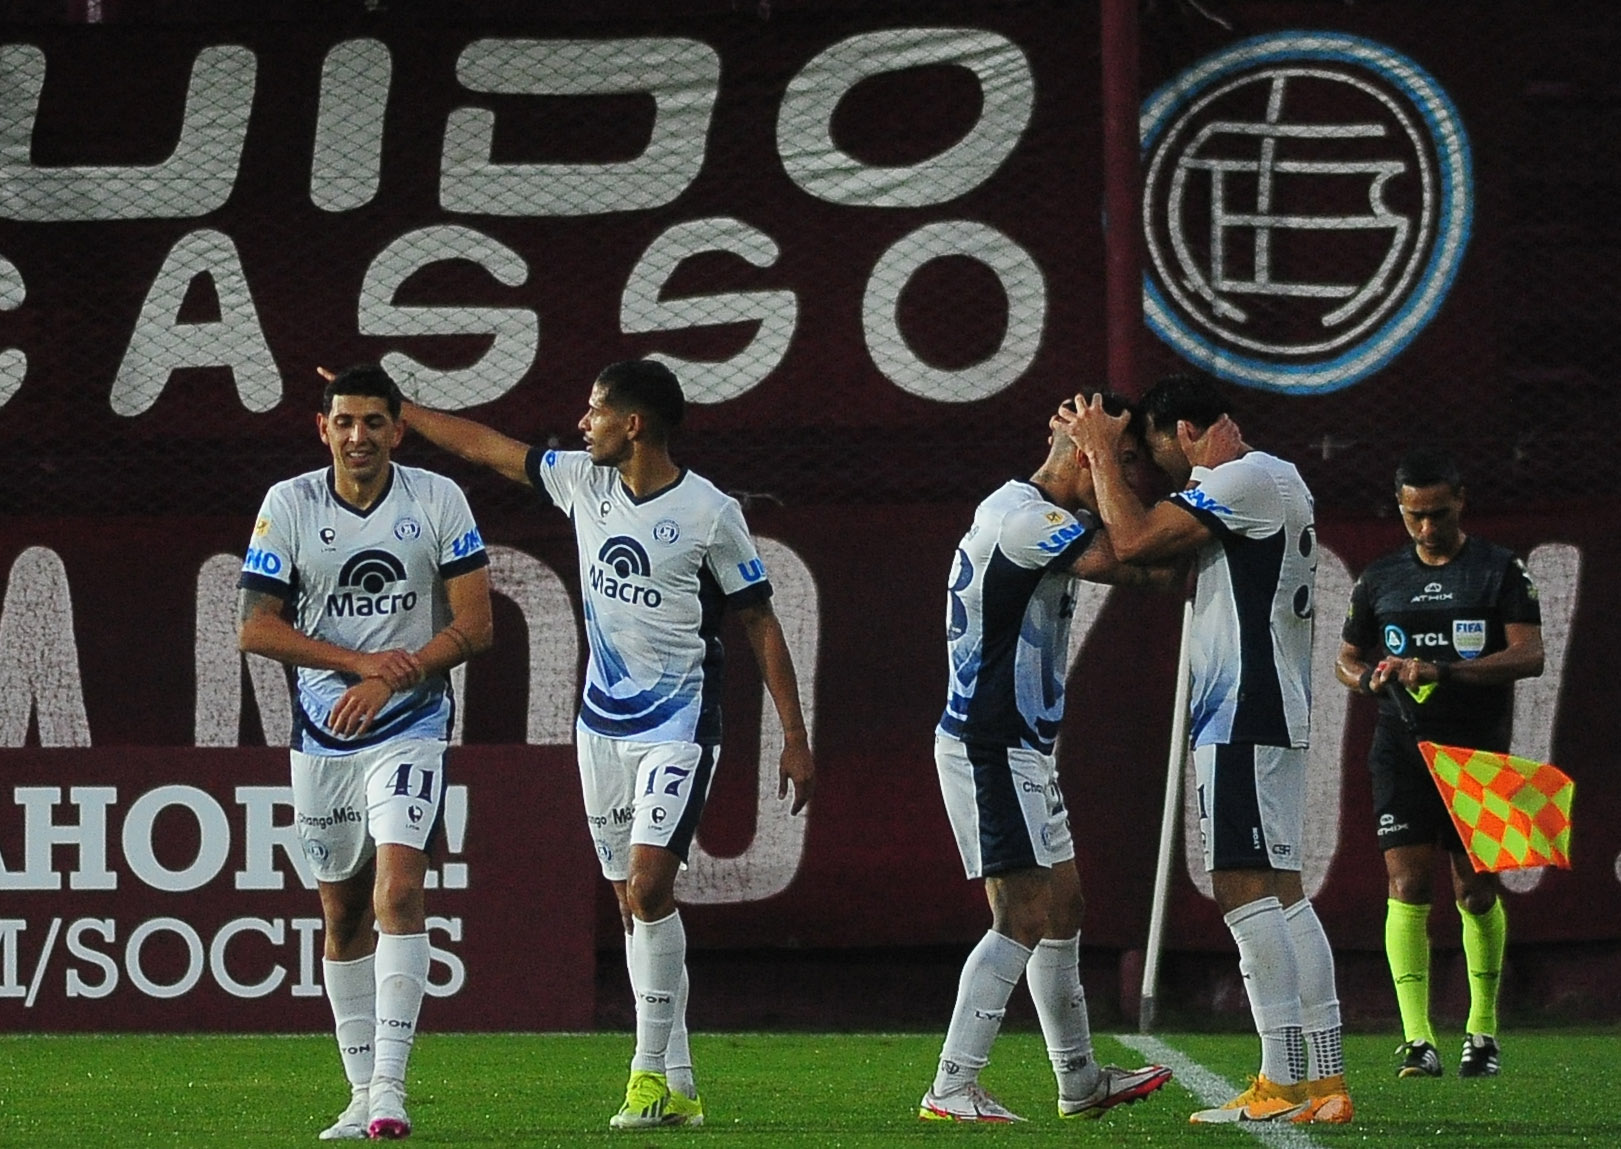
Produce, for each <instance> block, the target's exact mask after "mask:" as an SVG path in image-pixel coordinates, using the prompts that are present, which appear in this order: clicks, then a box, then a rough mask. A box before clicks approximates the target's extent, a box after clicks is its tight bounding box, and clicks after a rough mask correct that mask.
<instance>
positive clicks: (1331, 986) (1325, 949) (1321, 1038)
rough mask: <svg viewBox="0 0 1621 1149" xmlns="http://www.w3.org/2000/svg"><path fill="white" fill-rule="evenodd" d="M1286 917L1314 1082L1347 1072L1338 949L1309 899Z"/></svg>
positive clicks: (1301, 902)
mask: <svg viewBox="0 0 1621 1149" xmlns="http://www.w3.org/2000/svg"><path fill="white" fill-rule="evenodd" d="M1283 919H1284V921H1285V922H1287V923H1288V925H1289V941H1290V942H1291V943H1292V944H1293V945H1294V950H1295V970H1296V971H1297V973H1298V975H1299V978H1300V1023H1301V1028H1302V1029H1303V1030H1304V1032H1305V1036H1306V1049H1307V1052H1308V1054H1309V1057H1308V1062H1309V1069H1308V1072H1307V1077H1308V1078H1309V1079H1310V1080H1313V1081H1316V1080H1318V1079H1320V1078H1324V1077H1333V1076H1334V1075H1335V1074H1337V1073H1344V1072H1345V1054H1344V1050H1343V1047H1342V1043H1341V1028H1340V999H1339V991H1338V989H1337V988H1336V986H1335V979H1334V950H1333V948H1332V947H1331V946H1329V944H1328V934H1327V933H1326V932H1324V930H1323V923H1322V921H1321V920H1320V919H1319V918H1318V917H1317V911H1316V910H1315V909H1313V908H1312V904H1311V901H1310V900H1309V899H1307V898H1302V899H1300V901H1298V902H1296V903H1295V904H1294V905H1292V906H1290V907H1289V908H1288V909H1286V910H1284V911H1283Z"/></svg>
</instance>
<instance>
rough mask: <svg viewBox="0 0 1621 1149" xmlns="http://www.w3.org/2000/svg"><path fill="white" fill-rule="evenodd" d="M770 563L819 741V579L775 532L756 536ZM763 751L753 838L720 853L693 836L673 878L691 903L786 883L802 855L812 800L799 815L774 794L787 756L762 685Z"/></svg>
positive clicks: (810, 726)
mask: <svg viewBox="0 0 1621 1149" xmlns="http://www.w3.org/2000/svg"><path fill="white" fill-rule="evenodd" d="M755 542H756V545H757V546H758V548H759V551H760V557H761V558H762V559H763V560H764V561H765V567H766V569H767V570H768V571H770V572H771V585H772V587H773V588H774V590H775V592H776V593H775V595H774V597H773V599H772V601H773V602H774V603H775V604H776V611H777V618H778V619H779V620H780V621H781V623H782V632H783V637H784V638H785V639H786V640H787V643H788V649H789V650H790V651H791V652H792V654H793V658H794V667H795V670H796V671H797V672H798V676H799V695H800V705H801V708H802V709H803V710H804V713H805V730H806V733H807V734H808V735H809V737H810V743H811V746H812V747H813V748H814V747H815V745H816V668H817V653H818V647H819V645H820V640H821V629H822V616H821V606H820V598H819V595H818V593H817V590H816V580H815V579H814V578H813V577H812V576H811V572H810V568H809V567H807V566H806V565H805V560H804V559H802V558H800V557H799V555H798V554H797V553H796V552H795V551H794V550H793V549H792V548H790V547H789V546H788V545H787V544H786V543H782V542H778V541H777V540H776V539H767V538H761V539H756V540H755ZM760 696H761V697H760V759H759V770H758V777H757V780H756V786H757V791H756V800H755V807H754V810H755V814H754V819H755V820H754V838H753V840H752V841H750V842H749V844H748V847H747V848H746V849H745V850H744V851H743V852H742V853H741V854H739V855H737V856H736V857H733V858H717V857H715V856H714V855H713V854H710V853H708V852H707V851H706V850H705V849H704V847H703V841H702V837H703V831H702V829H700V830H699V836H698V838H696V839H694V841H693V843H692V857H691V858H690V859H689V868H688V869H687V870H685V871H684V872H682V873H681V875H680V876H679V878H678V880H677V883H676V895H677V897H679V898H680V899H681V900H682V901H684V902H688V903H691V904H694V905H697V904H702V903H715V902H754V901H759V900H761V899H762V898H769V897H771V896H772V895H773V894H779V893H781V892H782V891H783V890H785V889H787V888H788V886H789V884H790V883H792V882H793V880H794V875H795V874H797V873H798V872H799V865H800V863H801V862H802V861H803V860H804V857H805V828H806V826H807V824H808V823H809V822H810V807H806V808H805V809H804V810H802V811H801V812H800V814H799V816H798V817H795V816H793V815H792V814H790V813H789V810H790V808H791V806H792V797H793V794H792V790H790V792H789V799H788V800H779V799H778V798H777V767H778V763H779V762H780V760H781V758H782V747H783V735H782V722H781V720H780V719H779V718H778V717H777V710H776V707H775V706H773V705H772V702H771V695H770V693H769V692H767V691H766V690H764V689H762V690H761V691H760Z"/></svg>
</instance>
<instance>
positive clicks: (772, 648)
mask: <svg viewBox="0 0 1621 1149" xmlns="http://www.w3.org/2000/svg"><path fill="white" fill-rule="evenodd" d="M684 409H685V401H684V399H683V397H682V394H681V386H680V384H679V382H677V380H676V377H675V374H674V373H673V372H672V371H670V369H669V368H668V367H666V366H664V365H663V364H662V363H658V362H656V361H653V360H631V361H627V362H623V363H615V364H612V365H610V366H608V367H606V368H604V369H603V371H602V372H601V374H599V375H598V376H597V379H596V381H595V382H594V383H593V384H592V386H591V394H590V398H589V400H588V402H587V406H586V412H585V415H584V416H582V417H581V419H580V423H579V427H580V430H581V431H583V432H584V434H585V447H586V449H585V450H584V451H556V450H548V449H546V448H542V447H534V448H531V447H529V446H527V445H526V444H524V443H520V442H518V441H517V440H515V439H511V438H508V437H507V436H506V435H503V434H501V433H500V432H498V431H495V430H493V429H491V428H489V427H486V426H484V425H482V424H480V423H476V422H473V421H472V420H469V419H463V418H460V417H458V416H454V415H447V414H444V413H442V412H437V411H428V410H425V409H423V408H420V407H416V406H414V405H410V404H408V405H407V406H406V419H407V420H408V422H409V423H410V425H411V426H412V427H413V428H414V429H415V430H416V431H417V432H418V433H419V434H421V435H422V436H424V437H425V438H427V439H429V440H430V441H432V442H434V443H436V444H438V445H439V446H440V447H443V448H445V449H446V450H449V451H451V452H453V453H455V454H457V455H460V456H461V457H462V458H464V459H469V460H471V461H473V462H475V463H480V464H482V465H484V466H487V467H489V468H491V469H492V470H494V471H496V472H497V473H499V474H502V475H505V476H506V477H507V478H509V479H512V480H514V481H516V482H520V483H527V484H528V485H530V486H531V487H533V488H534V489H535V491H536V492H537V493H538V494H540V495H541V496H542V497H543V498H544V499H545V500H546V501H547V502H548V503H550V504H552V505H554V506H556V507H557V508H558V509H559V510H561V511H562V512H563V513H564V514H566V515H568V516H569V518H570V519H571V520H572V521H573V523H574V533H575V539H576V541H577V544H578V547H579V557H580V597H581V600H582V602H583V605H584V612H585V633H586V639H587V643H588V645H589V648H590V658H589V660H588V663H587V666H586V681H585V691H584V696H583V698H582V701H581V704H580V713H579V719H578V721H577V723H576V728H575V730H576V736H575V741H576V748H577V751H578V758H579V765H580V781H581V788H582V790H583V792H584V796H585V813H586V818H587V820H588V822H589V825H590V833H591V837H592V839H593V841H594V842H595V844H596V849H597V856H598V859H599V861H600V863H601V867H602V873H603V876H604V877H605V878H607V879H608V881H609V882H611V883H612V885H613V888H614V894H615V896H616V897H617V898H618V900H619V912H620V916H621V918H622V919H623V921H624V925H625V933H626V962H627V964H628V965H629V967H630V981H631V988H632V990H633V991H634V993H635V995H636V1052H635V1055H634V1057H633V1058H632V1060H631V1066H630V1068H631V1073H630V1081H629V1084H628V1085H627V1086H626V1090H625V1102H624V1105H623V1106H622V1107H621V1108H620V1110H619V1112H618V1113H616V1114H614V1116H613V1117H612V1119H611V1120H610V1122H609V1124H610V1125H611V1126H612V1127H613V1128H615V1129H646V1128H654V1127H658V1126H664V1125H701V1124H703V1120H704V1110H703V1103H702V1101H701V1100H700V1099H699V1097H698V1088H697V1083H696V1081H695V1079H694V1076H693V1069H692V1053H691V1048H690V1045H689V1043H688V1039H687V1025H686V1001H687V970H686V952H687V940H686V932H685V930H684V928H683V927H682V924H681V915H680V913H679V912H678V911H677V909H676V904H675V879H676V874H677V872H678V871H679V869H680V867H681V866H682V865H683V864H684V863H685V862H686V859H687V853H688V850H689V849H690V847H691V845H692V838H693V833H694V831H695V830H696V829H697V825H698V818H699V815H700V814H701V813H702V812H703V806H704V801H705V798H706V797H707V795H708V792H709V784H710V781H711V780H712V778H713V776H714V770H715V764H716V761H717V758H718V754H719V749H720V747H719V743H720V709H719V707H720V689H719V687H720V668H721V657H722V651H721V644H720V636H719V631H720V620H721V614H722V611H723V610H724V609H726V608H730V609H733V610H736V611H737V612H738V614H739V617H740V619H741V621H742V623H743V629H744V633H745V634H746V635H747V636H748V641H749V645H750V647H751V648H752V649H753V651H754V657H755V661H756V662H757V663H758V665H759V667H760V675H761V678H762V679H763V680H764V684H765V688H766V691H767V692H768V693H769V694H770V695H771V700H772V702H773V703H774V704H775V706H776V708H777V715H778V717H779V718H780V719H781V721H782V729H783V735H784V747H783V751H782V758H781V761H780V763H779V784H778V796H779V797H783V796H786V795H787V793H788V787H789V785H790V784H791V785H792V786H793V791H794V797H793V806H792V812H793V813H795V814H797V813H799V812H800V810H802V809H803V808H804V806H805V803H806V802H807V801H809V800H810V796H811V791H812V788H813V786H814V783H815V774H816V770H815V765H814V763H813V761H812V759H811V752H810V743H809V739H808V736H807V733H806V729H805V720H804V716H803V715H802V713H801V712H800V705H799V683H798V679H797V678H796V676H795V673H794V664H793V659H792V657H791V656H790V654H789V651H788V645H787V642H786V641H785V640H784V638H783V633H782V626H781V624H780V623H779V622H778V621H777V616H776V614H775V612H774V611H773V610H772V609H771V584H770V582H769V581H768V580H767V578H766V570H765V565H764V564H763V563H762V562H761V561H760V556H759V553H758V552H757V551H756V550H755V547H754V542H753V540H752V539H751V538H750V536H749V532H748V527H747V526H746V525H745V524H744V522H743V513H742V509H741V508H740V507H739V506H738V503H737V500H735V499H733V498H731V497H729V496H728V495H725V494H723V493H722V492H721V491H719V490H717V489H716V488H715V486H714V484H712V483H710V482H709V481H708V480H707V479H704V478H701V477H700V476H698V475H695V474H693V473H692V472H691V471H688V470H687V469H686V468H684V467H679V466H677V465H676V463H675V462H674V460H673V459H671V457H670V435H671V433H672V432H673V431H674V430H675V429H676V428H677V427H678V426H679V425H680V423H681V417H682V413H683V411H684Z"/></svg>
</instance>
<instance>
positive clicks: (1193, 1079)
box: [1114, 1033, 1323, 1149]
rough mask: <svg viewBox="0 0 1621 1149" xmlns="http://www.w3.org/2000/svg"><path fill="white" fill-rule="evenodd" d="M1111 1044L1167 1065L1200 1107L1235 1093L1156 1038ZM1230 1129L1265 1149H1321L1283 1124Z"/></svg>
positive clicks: (1129, 1037) (1127, 1036) (1131, 1036)
mask: <svg viewBox="0 0 1621 1149" xmlns="http://www.w3.org/2000/svg"><path fill="white" fill-rule="evenodd" d="M1114 1037H1115V1040H1116V1041H1118V1042H1119V1043H1120V1044H1121V1045H1125V1046H1128V1047H1130V1048H1131V1049H1135V1050H1136V1051H1137V1052H1138V1053H1140V1054H1142V1055H1143V1056H1144V1057H1146V1058H1148V1060H1149V1061H1151V1062H1153V1063H1154V1064H1155V1065H1168V1066H1170V1068H1171V1072H1172V1073H1174V1074H1176V1081H1177V1083H1178V1084H1179V1085H1181V1086H1182V1088H1184V1089H1186V1090H1187V1091H1188V1092H1189V1093H1191V1094H1193V1095H1194V1096H1195V1097H1196V1098H1198V1099H1199V1101H1200V1102H1202V1103H1203V1104H1205V1105H1207V1106H1209V1107H1211V1108H1215V1107H1216V1106H1217V1105H1225V1104H1227V1102H1228V1101H1230V1100H1231V1099H1232V1098H1233V1097H1234V1096H1236V1095H1237V1093H1238V1087H1237V1086H1234V1085H1231V1084H1229V1083H1228V1082H1227V1081H1226V1080H1224V1079H1223V1078H1222V1077H1220V1076H1219V1075H1217V1074H1215V1073H1212V1072H1211V1071H1210V1070H1208V1069H1206V1068H1205V1067H1204V1066H1202V1065H1200V1064H1199V1063H1198V1062H1197V1061H1195V1060H1193V1058H1191V1057H1189V1056H1187V1055H1186V1054H1184V1053H1182V1052H1180V1051H1179V1050H1176V1049H1174V1048H1172V1047H1171V1046H1169V1045H1166V1044H1165V1043H1164V1042H1163V1041H1161V1040H1160V1039H1159V1038H1157V1037H1148V1036H1146V1035H1144V1034H1139V1033H1118V1034H1115V1035H1114ZM1230 1128H1233V1129H1242V1130H1243V1131H1244V1132H1246V1133H1248V1134H1250V1135H1251V1136H1253V1137H1254V1138H1255V1139H1256V1140H1257V1141H1259V1142H1260V1143H1261V1144H1263V1145H1266V1146H1268V1147H1269V1149H1323V1143H1322V1142H1321V1141H1315V1140H1313V1139H1312V1137H1311V1134H1309V1133H1307V1132H1306V1130H1305V1129H1303V1128H1297V1127H1296V1126H1294V1125H1289V1124H1287V1123H1285V1124H1282V1125H1276V1124H1273V1123H1272V1122H1270V1121H1235V1122H1234V1123H1233V1124H1232V1125H1231V1126H1230Z"/></svg>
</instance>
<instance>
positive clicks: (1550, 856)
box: [1418, 741, 1576, 873]
mask: <svg viewBox="0 0 1621 1149" xmlns="http://www.w3.org/2000/svg"><path fill="white" fill-rule="evenodd" d="M1418 749H1419V751H1420V752H1421V753H1422V754H1423V755H1424V761H1425V762H1426V763H1428V764H1429V767H1430V776H1431V777H1432V778H1434V779H1435V785H1436V788H1437V789H1439V790H1440V791H1441V800H1442V801H1443V802H1445V803H1446V806H1447V811H1448V813H1450V814H1451V815H1452V822H1453V824H1454V825H1456V826H1457V827H1458V835H1459V836H1460V837H1461V838H1462V839H1463V844H1464V847H1465V848H1466V849H1467V850H1468V851H1469V860H1470V861H1471V862H1472V863H1473V864H1474V867H1475V871H1476V872H1477V873H1480V872H1482V871H1488V870H1489V871H1493V872H1496V871H1499V870H1520V869H1527V868H1529V867H1532V866H1558V867H1560V868H1561V869H1565V870H1568V869H1570V800H1571V798H1572V797H1573V796H1574V795H1575V793H1576V784H1575V783H1574V782H1572V781H1571V780H1570V778H1569V777H1567V776H1566V775H1565V774H1564V773H1563V772H1562V771H1560V770H1559V769H1557V768H1556V767H1554V766H1552V765H1550V764H1548V763H1546V762H1533V761H1531V760H1530V759H1529V758H1516V757H1514V756H1513V755H1512V754H1498V753H1495V752H1493V751H1488V750H1468V749H1465V748H1463V747H1461V746H1440V745H1437V744H1436V743H1434V742H1422V741H1421V742H1419V744H1418Z"/></svg>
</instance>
